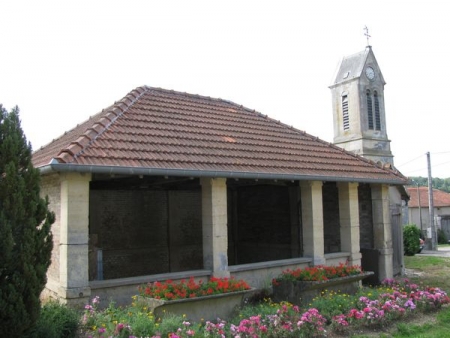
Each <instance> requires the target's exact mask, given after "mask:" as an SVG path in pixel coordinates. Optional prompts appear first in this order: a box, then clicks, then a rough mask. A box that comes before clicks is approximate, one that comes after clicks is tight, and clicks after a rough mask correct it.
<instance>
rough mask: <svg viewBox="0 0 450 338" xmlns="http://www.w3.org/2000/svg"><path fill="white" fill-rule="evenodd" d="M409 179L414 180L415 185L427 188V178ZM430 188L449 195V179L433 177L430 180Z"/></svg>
mask: <svg viewBox="0 0 450 338" xmlns="http://www.w3.org/2000/svg"><path fill="white" fill-rule="evenodd" d="M409 179H411V180H414V182H416V184H419V186H421V187H428V178H427V177H421V176H418V177H409ZM431 182H432V186H433V188H434V189H439V190H442V191H445V192H448V193H450V178H444V179H442V178H439V177H434V178H432V180H431Z"/></svg>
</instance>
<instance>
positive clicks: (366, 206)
mask: <svg viewBox="0 0 450 338" xmlns="http://www.w3.org/2000/svg"><path fill="white" fill-rule="evenodd" d="M358 200H359V234H360V242H359V245H360V247H361V249H372V248H373V247H374V239H373V217H372V190H371V188H370V184H362V183H361V184H360V185H359V186H358Z"/></svg>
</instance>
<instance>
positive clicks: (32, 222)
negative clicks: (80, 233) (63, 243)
mask: <svg viewBox="0 0 450 338" xmlns="http://www.w3.org/2000/svg"><path fill="white" fill-rule="evenodd" d="M31 154H32V151H31V144H30V143H29V142H27V139H26V137H25V135H24V133H23V131H22V127H21V126H20V118H19V108H17V107H16V108H13V109H12V111H11V112H9V113H8V112H7V111H6V110H5V109H4V108H3V106H2V105H1V104H0V332H1V334H0V335H1V336H2V337H8V338H15V337H17V338H19V337H23V333H24V332H28V331H29V330H30V329H31V328H32V327H33V326H34V324H35V323H36V321H37V319H38V318H39V311H40V310H41V302H40V300H39V296H40V294H41V292H42V290H43V289H44V287H45V284H46V283H47V275H46V274H47V268H48V267H49V266H50V258H51V253H52V248H53V240H52V233H51V225H52V223H53V222H54V220H55V215H54V214H53V212H51V211H50V210H49V208H48V204H49V202H48V198H42V197H41V192H40V178H41V176H40V172H39V170H38V169H36V168H34V167H33V163H32V162H31Z"/></svg>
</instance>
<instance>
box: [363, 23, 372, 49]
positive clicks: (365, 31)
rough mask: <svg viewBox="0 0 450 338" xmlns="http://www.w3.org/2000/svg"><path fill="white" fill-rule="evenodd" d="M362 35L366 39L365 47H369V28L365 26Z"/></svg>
mask: <svg viewBox="0 0 450 338" xmlns="http://www.w3.org/2000/svg"><path fill="white" fill-rule="evenodd" d="M364 35H365V36H366V38H367V46H368V47H369V46H370V43H369V38H370V37H371V36H370V35H369V28H367V26H364Z"/></svg>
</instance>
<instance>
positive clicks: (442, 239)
mask: <svg viewBox="0 0 450 338" xmlns="http://www.w3.org/2000/svg"><path fill="white" fill-rule="evenodd" d="M438 244H448V238H447V235H446V234H445V232H444V230H442V229H438Z"/></svg>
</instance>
